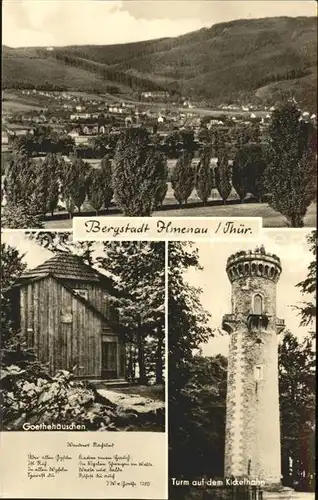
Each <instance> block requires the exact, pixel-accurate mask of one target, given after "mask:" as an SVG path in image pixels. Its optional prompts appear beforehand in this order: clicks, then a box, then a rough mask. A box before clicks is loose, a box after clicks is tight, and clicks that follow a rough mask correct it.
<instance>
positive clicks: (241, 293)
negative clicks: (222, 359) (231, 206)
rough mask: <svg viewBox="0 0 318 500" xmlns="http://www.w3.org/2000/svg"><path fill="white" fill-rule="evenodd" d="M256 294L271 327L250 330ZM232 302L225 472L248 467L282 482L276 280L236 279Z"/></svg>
mask: <svg viewBox="0 0 318 500" xmlns="http://www.w3.org/2000/svg"><path fill="white" fill-rule="evenodd" d="M255 294H259V295H261V297H262V298H263V313H264V314H265V315H266V316H267V317H268V320H269V323H268V326H267V329H265V328H263V329H262V330H257V329H254V330H252V331H249V329H248V328H247V317H248V315H249V314H252V313H253V297H254V296H255ZM232 307H233V310H232V313H234V314H235V318H236V320H237V327H236V330H235V331H234V332H233V333H232V336H231V342H230V352H229V365H228V392H227V410H226V449H225V475H226V476H229V475H246V474H247V472H248V469H249V470H250V474H251V476H252V477H257V478H260V479H264V480H265V481H266V483H267V484H274V483H279V482H280V475H281V473H280V429H279V401H278V361H277V359H278V354H277V334H276V326H275V325H276V284H275V283H274V282H273V281H271V280H269V279H266V278H264V277H246V278H239V279H238V280H236V281H234V282H233V283H232ZM257 366H259V367H260V372H261V375H260V376H261V379H260V380H256V371H257V369H256V367H257ZM249 464H250V465H249Z"/></svg>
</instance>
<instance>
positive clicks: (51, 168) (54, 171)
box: [44, 153, 60, 215]
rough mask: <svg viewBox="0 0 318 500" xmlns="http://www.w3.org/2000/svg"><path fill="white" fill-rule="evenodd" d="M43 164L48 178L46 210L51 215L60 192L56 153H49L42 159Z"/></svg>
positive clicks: (58, 165) (58, 164)
mask: <svg viewBox="0 0 318 500" xmlns="http://www.w3.org/2000/svg"><path fill="white" fill-rule="evenodd" d="M44 165H45V171H46V173H47V176H48V180H49V181H48V188H47V210H48V211H49V212H50V213H51V215H53V214H54V210H55V209H56V207H57V205H58V202H59V194H60V186H59V171H60V162H59V160H58V157H57V155H56V154H55V153H49V154H48V155H47V157H46V159H45V161H44Z"/></svg>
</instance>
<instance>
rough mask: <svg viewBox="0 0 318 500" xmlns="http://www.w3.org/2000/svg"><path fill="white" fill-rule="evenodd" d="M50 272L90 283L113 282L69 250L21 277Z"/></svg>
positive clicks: (44, 274) (36, 275)
mask: <svg viewBox="0 0 318 500" xmlns="http://www.w3.org/2000/svg"><path fill="white" fill-rule="evenodd" d="M48 274H52V275H53V276H55V277H56V278H60V279H74V280H78V281H85V282H90V283H92V282H93V283H94V282H95V283H100V282H102V281H103V282H107V281H109V285H111V283H112V281H111V280H110V279H109V278H107V277H106V276H104V275H103V274H101V273H99V272H98V271H96V270H95V269H94V268H92V267H90V266H88V265H87V264H85V263H84V262H83V259H82V258H81V257H79V256H78V255H74V254H71V253H67V252H58V253H57V254H56V255H54V256H53V257H51V259H49V260H47V261H45V262H43V263H42V264H40V265H39V266H37V267H35V268H34V269H30V270H28V271H26V272H24V273H23V274H22V275H21V277H20V279H25V278H36V277H40V276H46V275H48Z"/></svg>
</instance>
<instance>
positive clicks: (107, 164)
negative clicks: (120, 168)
mask: <svg viewBox="0 0 318 500" xmlns="http://www.w3.org/2000/svg"><path fill="white" fill-rule="evenodd" d="M101 172H102V176H103V180H102V186H103V203H104V207H105V208H106V210H108V208H109V205H110V202H111V201H112V198H113V195H114V190H113V187H112V162H111V159H110V157H109V156H107V155H106V156H104V158H103V159H102V161H101Z"/></svg>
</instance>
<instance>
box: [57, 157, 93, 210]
mask: <svg viewBox="0 0 318 500" xmlns="http://www.w3.org/2000/svg"><path fill="white" fill-rule="evenodd" d="M88 174H89V167H88V165H87V164H86V163H84V162H83V160H81V159H80V158H77V157H75V158H74V159H73V160H72V162H71V163H70V164H65V165H64V168H62V176H63V180H62V195H63V199H64V202H65V203H66V205H67V209H68V211H69V213H70V214H71V213H72V212H73V211H74V206H76V207H77V209H78V211H79V212H80V211H81V207H82V205H83V203H84V201H85V198H86V193H87V177H88Z"/></svg>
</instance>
